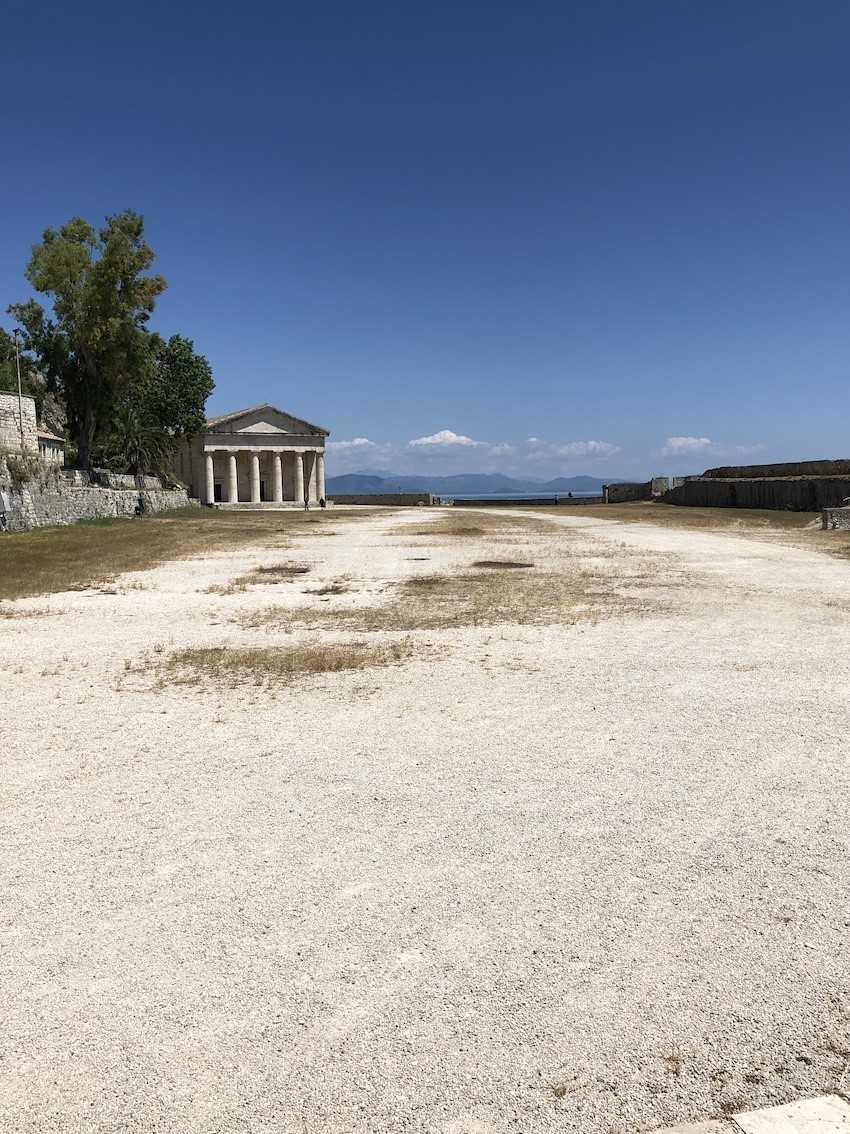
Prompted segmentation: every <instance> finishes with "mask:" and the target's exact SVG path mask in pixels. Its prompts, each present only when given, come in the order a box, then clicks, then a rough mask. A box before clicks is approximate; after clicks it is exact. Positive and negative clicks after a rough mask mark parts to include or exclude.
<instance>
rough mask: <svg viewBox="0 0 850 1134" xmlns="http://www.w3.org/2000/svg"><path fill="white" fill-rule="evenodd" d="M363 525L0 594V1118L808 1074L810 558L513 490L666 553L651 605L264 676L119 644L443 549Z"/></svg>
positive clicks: (816, 932)
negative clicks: (274, 582)
mask: <svg viewBox="0 0 850 1134" xmlns="http://www.w3.org/2000/svg"><path fill="white" fill-rule="evenodd" d="M426 515H431V516H433V515H434V513H430V512H429V513H423V510H422V509H418V510H417V511H416V515H415V516H411V517H410V522H415V523H416V524H417V525H421V524H422V523H423V522H424V521H425V519H426ZM399 522H400V521H399V517H398V515H397V514H392V515H390V514H388V515H385V516H377V517H373V518H368V519H365V518H364V519H363V520H362V522H358V523H356V524H348V525H347V526H345V527H343V528H341V529H340V532H339V534H338V535H337V536H336V537H334V538H326V539H308V538H306V537H304V538H302V539H301V540H300V543H297V544H296V545H295V546H294V547H293V548H292V549H291V550H290V551H289V552H287V553H286V554H285V555H282V554H281V553H280V552H275V551H271V550H269V551H265V552H258V551H256V550H255V551H252V552H245V553H227V554H224V555H216V556H213V557H211V558H208V559H204V560H195V561H192V562H189V563H186V562H182V563H173V564H169V565H166V566H163V567H160V568H158V569H156V570H154V571H150V572H146V573H144V574H141V575H138V576H134V577H132V578H130V577H125V578H124V579H122V580H120V581H119V584H118V586H117V587H115V588H110V589H112V590H116V591H117V592H118V593H69V594H63V595H57V596H51V597H49V598H48V599H45V598H41V599H34V600H25V601H22V602H21V603H19V604H18V606H19V607H20V608H21V609H24V608H27V607H28V606H34V607H39V608H44V607H47V608H48V609H49V611H50V613H49V614H46V615H41V616H38V617H33V618H22V619H14V618H13V619H3V620H0V697H2V704H3V706H4V712H3V717H2V719H0V783H2V813H1V814H0V846H2V863H1V865H2V876H0V956H2V967H0V1004H2V1005H3V1026H2V1030H0V1130H2V1131H4V1132H6V1131H10V1132H12V1131H21V1132H24V1131H26V1132H28V1134H29V1132H33V1134H34V1132H36V1131H37V1132H38V1134H48V1132H53V1131H62V1132H63V1134H65V1132H68V1131H86V1132H89V1131H92V1132H104V1131H119V1130H120V1131H122V1132H137V1131H157V1132H167V1131H174V1132H177V1131H180V1132H185V1131H193V1132H195V1131H201V1132H212V1131H216V1132H222V1134H223V1132H228V1134H230V1132H234V1131H246V1132H247V1131H251V1132H254V1131H266V1130H268V1131H275V1132H281V1134H318V1132H330V1134H343V1132H345V1134H365V1132H367V1131H369V1132H376V1134H377V1132H408V1131H409V1132H413V1131H416V1132H421V1134H425V1132H427V1134H506V1132H508V1131H511V1132H520V1131H521V1132H523V1134H540V1132H548V1131H564V1130H574V1131H582V1132H586V1134H615V1132H617V1134H626V1132H629V1134H631V1132H634V1131H640V1130H652V1129H656V1128H658V1127H662V1126H666V1125H670V1124H672V1123H674V1122H684V1121H686V1120H688V1119H690V1120H696V1119H698V1118H702V1117H708V1116H711V1115H720V1114H724V1113H726V1114H728V1113H731V1112H734V1111H740V1110H751V1109H755V1108H757V1107H762V1106H768V1105H772V1104H775V1103H780V1102H785V1101H788V1100H790V1099H794V1098H797V1097H799V1096H801V1095H812V1094H820V1093H826V1092H829V1091H831V1090H834V1089H836V1086H837V1084H838V1083H839V1081H840V1077H841V1075H842V1072H843V1071H844V1070H845V1068H846V1065H847V1061H848V1059H850V1031H848V1011H850V999H848V994H849V990H848V983H849V982H848V965H847V957H848V925H849V924H850V912H848V903H847V892H848V874H850V870H848V830H849V829H850V824H848V820H847V800H848V797H850V793H848V788H850V766H848V737H850V706H848V696H847V690H848V671H850V564H849V563H846V562H841V561H838V560H833V559H830V558H829V557H827V556H819V555H815V554H811V553H807V552H804V551H797V550H794V549H790V548H783V547H776V546H773V545H768V544H764V543H758V542H754V541H748V540H746V539H743V538H739V537H734V536H728V535H717V534H696V533H690V532H676V531H664V530H662V529H658V528H653V527H648V526H642V525H634V526H632V525H619V524H614V523H607V522H605V521H597V520H589V519H584V520H582V519H580V518H578V517H576V518H574V519H564V520H557V521H556V520H555V519H554V518H553V519H552V520H551V521H550V522H551V523H552V524H553V525H556V524H560V525H563V526H570V527H572V528H581V529H582V532H581V533H580V534H581V537H582V538H585V539H587V540H591V541H594V542H596V543H597V544H598V547H599V548H600V549H602V550H603V551H608V552H610V551H611V549H612V548H616V549H618V554H621V555H622V556H624V557H626V556H627V555H628V553H629V550H630V549H637V550H649V551H652V552H658V553H661V554H663V555H664V556H668V557H669V556H670V555H674V556H677V557H678V559H677V560H676V563H677V564H678V567H677V568H676V570H675V571H674V572H673V573H672V574H671V575H669V576H668V575H659V578H658V580H657V581H656V582H657V585H656V591H657V592H659V593H660V595H661V596H662V597H663V602H662V603H660V604H657V605H656V607H653V608H651V609H649V610H647V611H646V612H644V613H643V614H640V615H631V616H628V617H617V618H613V619H609V620H603V621H601V622H599V623H597V624H594V625H591V624H586V623H584V624H582V623H580V624H578V625H572V626H551V627H529V626H526V627H516V626H499V627H495V628H493V627H489V628H486V629H461V630H451V631H444V632H434V633H427V634H422V635H420V636H419V638H418V639H417V640H418V641H420V643H421V645H422V652H421V653H420V654H419V655H418V656H416V657H415V658H414V659H413V660H412V661H410V662H407V663H405V664H403V665H401V666H398V667H391V668H388V669H380V670H377V669H376V670H372V671H367V672H364V673H354V674H344V673H342V674H333V675H329V676H328V677H326V678H320V679H315V680H311V681H309V682H308V683H305V684H304V685H301V686H297V687H292V688H288V689H286V690H281V691H280V692H279V693H277V694H275V695H270V694H269V693H267V692H265V691H263V690H258V689H254V688H237V689H233V690H229V689H218V688H213V689H203V688H201V689H197V690H196V689H193V688H192V687H182V686H181V687H175V688H168V687H166V688H164V689H157V688H155V687H154V684H153V682H152V681H150V680H146V678H145V674H144V673H142V674H139V673H137V672H133V671H132V670H131V671H130V672H129V673H128V672H127V671H126V670H125V663H127V662H130V663H131V664H132V666H139V665H140V659H142V661H143V660H144V658H145V657H148V658H150V659H154V660H155V658H156V657H157V656H158V652H159V651H162V650H166V649H170V648H172V647H174V648H179V647H183V646H191V645H205V644H214V643H222V642H228V641H234V642H239V643H242V644H244V643H246V642H257V641H258V640H259V639H258V637H257V635H258V633H260V632H258V631H249V630H245V629H244V628H242V627H239V626H237V625H235V624H234V623H233V621H232V618H233V615H234V613H235V612H238V611H239V610H245V609H249V608H250V607H252V606H253V607H256V606H257V605H258V604H259V603H262V602H264V601H265V602H269V601H276V602H279V601H281V598H280V596H281V594H284V595H285V596H286V597H285V601H288V602H291V603H293V604H298V603H302V602H303V603H308V602H311V603H315V602H317V601H320V600H317V599H316V598H310V597H309V596H305V595H304V594H303V590H304V589H306V588H307V587H315V586H316V585H317V582H318V583H320V582H321V581H323V580H325V579H333V578H336V577H338V576H340V575H343V574H347V575H350V576H351V578H352V580H353V582H354V585H355V591H354V594H355V597H354V598H343V599H340V600H339V601H373V600H374V598H375V596H378V595H380V594H381V593H382V588H384V587H385V585H386V583H387V581H388V580H392V579H394V578H399V577H402V576H403V575H405V574H409V573H412V572H415V571H421V572H423V573H424V572H428V571H432V570H434V569H435V566H437V567H438V566H440V565H441V564H443V565H447V564H448V563H450V562H455V561H457V560H458V558H459V557H462V558H466V557H467V553H466V552H464V553H462V554H461V552H459V550H458V541H457V539H455V540H453V541H452V542H451V546H437V545H435V544H434V543H429V541H428V539H427V538H423V537H418V538H416V539H411V540H407V541H405V539H404V538H403V537H390V536H388V535H387V534H386V532H387V531H388V530H389V529H390V528H392V527H396V526H397V525H398V524H399ZM563 535H564V538H565V539H566V538H569V533H566V532H565V533H563ZM538 539H539V540H544V539H545V537H543V536H540V537H536V536H533V535H530V536H528V543H527V546H521V547H518V546H515V545H512V546H511V547H510V549H509V551H510V554H509V555H508V554H507V553H506V549H505V548H500V547H498V546H496V545H494V543H493V542H492V541H491V542H490V543H487V544H484V543H482V544H475V543H473V542H472V541H469V543H468V559H469V560H472V559H474V558H485V557H487V558H500V557H501V558H508V557H510V558H517V559H525V558H526V556H528V557H530V558H532V559H533V558H534V557H535V554H537V550H536V548H535V541H536V540H538ZM412 545H415V547H416V548H417V549H418V550H414V551H411V546H412ZM420 556H428V557H430V558H429V559H428V560H427V561H425V562H419V561H417V560H416V557H420ZM282 558H291V559H292V561H293V562H299V563H311V564H313V565H314V571H313V572H312V573H311V574H309V575H307V576H305V577H304V579H303V580H296V581H294V582H292V583H286V584H280V585H278V586H276V587H272V586H270V587H267V588H262V587H261V588H255V589H252V590H250V591H249V592H248V593H246V594H236V595H233V596H220V595H212V594H208V593H205V588H206V587H207V586H209V585H210V584H213V583H220V582H223V581H226V580H227V579H228V578H231V577H234V576H238V575H241V574H244V573H245V572H246V571H248V570H250V569H251V568H253V567H255V566H257V565H258V564H260V565H262V564H270V563H273V562H279V561H280V560H281V559H282ZM615 563H616V560H615ZM134 587H141V588H143V589H134ZM358 595H359V596H360V597H359V598H358V597H356V596H358ZM657 597H658V595H657V594H654V595H653V598H657ZM281 640H283V637H282V639H281ZM142 668H144V666H143V665H142Z"/></svg>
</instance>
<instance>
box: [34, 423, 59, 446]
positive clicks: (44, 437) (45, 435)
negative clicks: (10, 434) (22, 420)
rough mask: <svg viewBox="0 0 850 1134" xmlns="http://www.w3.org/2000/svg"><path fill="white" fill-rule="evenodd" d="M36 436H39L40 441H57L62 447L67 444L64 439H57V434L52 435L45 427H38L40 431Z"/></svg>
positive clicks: (37, 431)
mask: <svg viewBox="0 0 850 1134" xmlns="http://www.w3.org/2000/svg"><path fill="white" fill-rule="evenodd" d="M36 434H37V436H38V439H39V441H56V442H58V443H59V444H60V445H64V444H65V438H64V437H57V436H56V434H55V433H51V432H50V430H49V429H45V428H44V426H43V425H40V426H39V427H38V429H37V430H36Z"/></svg>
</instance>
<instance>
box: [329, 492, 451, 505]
mask: <svg viewBox="0 0 850 1134" xmlns="http://www.w3.org/2000/svg"><path fill="white" fill-rule="evenodd" d="M328 500H329V501H330V503H331V504H372V505H376V504H395V505H396V506H397V507H401V508H403V507H405V506H407V505H410V504H433V503H434V502H435V500H436V497H435V496H432V495H431V493H430V492H376V493H375V494H374V495H370V494H369V493H368V492H363V493H353V492H333V493H331V494H330V495H329V496H328ZM313 507H315V505H313Z"/></svg>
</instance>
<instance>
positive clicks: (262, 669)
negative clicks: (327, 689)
mask: <svg viewBox="0 0 850 1134" xmlns="http://www.w3.org/2000/svg"><path fill="white" fill-rule="evenodd" d="M413 649H414V647H413V644H412V643H411V642H408V641H404V640H402V641H391V642H334V643H326V644H315V645H311V644H300V645H292V646H265V647H244V646H243V647H239V646H211V647H201V648H195V649H183V650H175V651H174V652H173V653H171V654H170V655H169V656H168V657H167V658H166V659H165V661H164V662H163V663H162V666H161V670H160V683H161V684H169V685H174V684H178V685H206V684H208V683H213V684H216V685H226V686H227V687H232V686H233V685H234V684H249V685H260V686H265V687H272V686H275V685H287V684H289V683H290V682H292V681H295V680H297V679H298V678H301V677H309V676H313V675H316V674H322V673H339V672H340V671H342V670H357V669H368V668H370V667H372V666H386V665H395V664H397V663H399V662H402V661H404V660H405V659H406V658H408V657H410V655H411V654H412V653H413Z"/></svg>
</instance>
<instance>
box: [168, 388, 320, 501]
mask: <svg viewBox="0 0 850 1134" xmlns="http://www.w3.org/2000/svg"><path fill="white" fill-rule="evenodd" d="M328 435H329V434H328V430H327V429H322V427H321V426H319V425H311V424H310V422H309V421H304V420H303V419H302V418H299V417H294V416H293V415H292V414H289V413H285V412H284V411H283V410H280V409H277V407H276V406H273V405H269V403H268V402H265V403H263V404H262V405H259V406H250V407H249V408H248V409H241V410H234V411H233V412H232V413H226V414H223V415H222V416H221V417H213V418H210V420H209V421H208V422H207V427H206V430H205V431H204V432H203V433H200V434H198V436H197V437H195V438H193V439H192V440H191V441H188V442H186V444H185V445H183V446H182V447H181V448H180V449H179V450H178V453H177V457H176V460H175V463H174V471H175V474H176V476H177V478H178V479H179V480H181V481H182V482H183V483H184V484H187V485H188V486H189V491H190V492H191V494H192V495H193V496H197V497H199V498H200V499H201V500H202V501H203V502H204V503H205V504H221V505H222V506H223V507H229V508H234V507H238V506H240V505H246V504H250V505H252V506H255V507H256V506H260V505H265V506H266V507H269V508H281V507H284V506H286V505H287V504H288V505H289V506H290V507H303V505H304V502H305V500H309V501H310V502H313V503H315V502H317V501H318V500H320V499H321V498H322V497H324V495H325V439H326V438H327V437H328Z"/></svg>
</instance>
